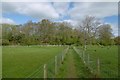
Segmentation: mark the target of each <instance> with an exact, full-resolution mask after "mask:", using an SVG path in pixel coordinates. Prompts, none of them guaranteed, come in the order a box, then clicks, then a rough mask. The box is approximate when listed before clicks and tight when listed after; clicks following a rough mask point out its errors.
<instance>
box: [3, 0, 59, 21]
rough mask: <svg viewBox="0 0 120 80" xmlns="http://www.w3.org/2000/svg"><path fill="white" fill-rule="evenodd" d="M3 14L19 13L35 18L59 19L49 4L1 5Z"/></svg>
mask: <svg viewBox="0 0 120 80" xmlns="http://www.w3.org/2000/svg"><path fill="white" fill-rule="evenodd" d="M2 8H3V13H13V12H14V13H19V14H23V15H27V16H31V17H35V18H49V19H56V18H59V14H58V13H57V12H56V11H55V9H54V8H53V6H52V5H51V3H47V2H46V3H29V2H28V3H10V2H9V3H3V7H2Z"/></svg>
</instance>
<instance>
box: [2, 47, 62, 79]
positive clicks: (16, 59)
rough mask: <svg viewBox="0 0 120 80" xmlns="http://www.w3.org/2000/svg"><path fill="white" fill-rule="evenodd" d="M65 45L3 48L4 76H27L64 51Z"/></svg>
mask: <svg viewBox="0 0 120 80" xmlns="http://www.w3.org/2000/svg"><path fill="white" fill-rule="evenodd" d="M63 49H64V47H51V46H50V47H46V46H45V47H39V46H32V47H27V46H17V47H8V46H7V47H3V48H2V58H3V64H2V67H3V68H2V70H3V75H2V76H3V78H4V77H7V78H13V77H15V78H25V77H26V76H28V75H30V74H31V73H33V72H34V71H35V70H36V69H38V68H39V67H40V66H41V65H43V64H45V63H47V62H48V61H49V60H50V59H52V58H54V56H55V55H58V54H59V53H61V51H63Z"/></svg>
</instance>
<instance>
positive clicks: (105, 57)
mask: <svg viewBox="0 0 120 80" xmlns="http://www.w3.org/2000/svg"><path fill="white" fill-rule="evenodd" d="M86 53H88V54H90V60H91V63H90V64H91V66H92V67H93V68H94V69H95V71H96V72H97V68H96V67H97V66H96V65H97V59H98V58H99V60H100V77H103V78H109V77H111V78H116V77H118V46H87V50H86ZM86 55H87V54H86Z"/></svg>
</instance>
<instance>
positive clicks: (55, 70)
mask: <svg viewBox="0 0 120 80" xmlns="http://www.w3.org/2000/svg"><path fill="white" fill-rule="evenodd" d="M56 74H57V56H55V75H56Z"/></svg>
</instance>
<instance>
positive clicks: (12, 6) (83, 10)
mask: <svg viewBox="0 0 120 80" xmlns="http://www.w3.org/2000/svg"><path fill="white" fill-rule="evenodd" d="M86 15H91V16H96V17H97V18H100V19H101V20H102V21H103V22H104V23H109V24H111V25H112V29H113V34H114V35H116V36H117V35H118V3H117V2H19V3H18V2H3V3H2V19H0V23H10V24H24V23H26V22H27V21H28V20H32V21H33V22H38V21H40V20H42V19H50V20H52V21H56V22H61V21H66V22H70V23H71V24H72V25H74V26H75V25H77V24H78V22H79V21H81V20H82V19H83V18H84V17H85V16H86Z"/></svg>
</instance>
